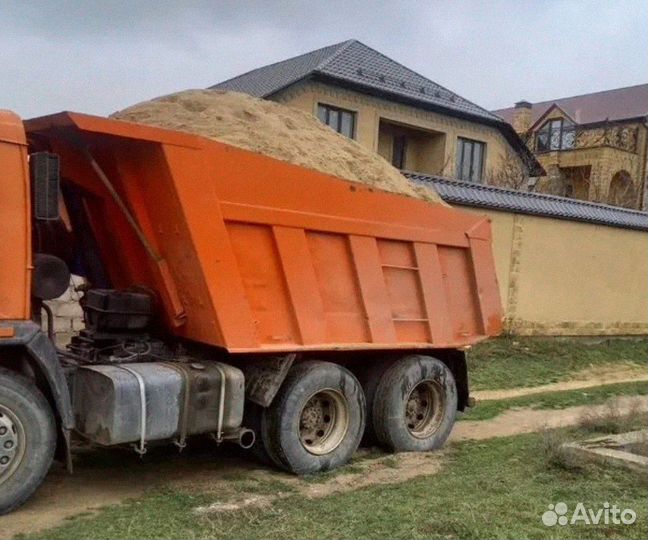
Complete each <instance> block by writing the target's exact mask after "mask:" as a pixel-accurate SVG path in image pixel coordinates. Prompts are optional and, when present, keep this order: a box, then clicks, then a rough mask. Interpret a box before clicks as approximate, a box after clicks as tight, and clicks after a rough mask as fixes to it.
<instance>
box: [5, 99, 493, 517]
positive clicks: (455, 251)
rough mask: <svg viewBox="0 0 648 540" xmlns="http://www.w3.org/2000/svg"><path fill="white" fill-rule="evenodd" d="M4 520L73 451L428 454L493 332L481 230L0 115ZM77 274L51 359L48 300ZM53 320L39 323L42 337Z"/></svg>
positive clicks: (266, 168)
mask: <svg viewBox="0 0 648 540" xmlns="http://www.w3.org/2000/svg"><path fill="white" fill-rule="evenodd" d="M0 163H1V164H2V165H1V167H2V188H3V196H2V197H1V198H0V215H2V221H1V222H0V232H1V237H2V244H3V245H2V249H1V250H0V512H1V513H4V512H8V511H10V510H12V509H13V508H15V507H17V506H19V505H20V504H21V503H22V502H24V501H25V500H26V499H27V498H28V497H29V496H30V495H31V493H33V491H34V490H35V489H36V488H37V487H38V485H39V484H40V482H41V481H42V479H43V477H44V476H45V474H46V472H47V470H48V467H49V466H50V463H51V461H52V459H53V457H54V455H55V450H57V451H58V455H59V457H61V458H64V459H67V463H68V466H69V467H71V463H72V461H71V451H70V450H71V446H72V440H73V438H74V437H81V438H83V439H85V440H86V441H88V442H90V443H93V444H97V445H102V446H111V445H132V447H133V448H134V449H135V450H136V451H137V452H139V453H141V454H144V453H145V452H146V449H147V446H149V445H152V444H159V443H175V444H176V445H177V446H178V447H179V448H182V447H184V446H185V445H186V444H187V440H188V438H190V437H191V436H192V435H196V434H210V435H211V436H212V437H213V438H214V439H215V440H216V441H217V442H221V441H225V440H232V441H235V442H238V443H239V444H240V445H241V446H243V447H245V448H249V449H250V453H251V454H253V455H255V456H257V457H259V458H260V459H262V460H264V461H266V462H267V463H273V464H275V465H276V466H278V467H281V468H283V469H285V470H288V471H291V472H294V473H297V474H304V473H313V472H317V471H322V470H327V469H331V468H334V467H337V466H339V465H341V464H343V463H345V462H346V461H347V460H348V459H349V458H350V457H351V455H352V454H353V453H354V452H355V450H356V449H357V447H358V445H359V444H360V442H361V440H362V439H363V437H364V438H365V440H366V441H368V442H371V443H376V444H380V445H382V446H384V447H386V448H388V449H390V450H393V451H427V450H431V449H434V448H438V447H439V446H441V445H442V444H443V443H444V441H445V439H446V438H447V437H448V435H449V433H450V430H451V429H452V425H453V423H454V420H455V415H456V412H457V410H463V409H464V408H465V407H466V406H467V405H468V402H469V395H468V380H467V369H466V362H465V355H464V352H463V350H464V349H465V347H466V346H468V345H470V344H472V343H475V342H477V341H480V340H482V339H484V338H486V337H488V336H493V335H496V334H498V333H499V332H500V331H501V322H502V310H501V305H500V299H499V293H498V287H497V281H496V276H495V268H494V263H493V256H492V251H491V232H490V224H489V222H488V220H487V219H486V218H484V217H480V216H477V215H474V214H469V213H465V212H461V211H458V210H454V209H451V208H447V207H444V206H441V205H431V204H428V203H424V202H422V201H419V200H415V199H411V198H407V197H404V196H400V195H395V194H390V193H386V192H382V191H376V190H372V189H371V188H370V187H368V186H366V185H362V184H358V183H352V182H347V181H343V180H340V179H337V178H334V177H331V176H327V175H325V174H322V173H318V172H315V171H312V170H307V169H304V168H301V167H298V166H294V165H290V164H288V163H285V162H282V161H278V160H275V159H271V158H268V157H265V156H262V155H258V154H255V153H252V152H248V151H244V150H241V149H237V148H233V147H231V146H228V145H225V144H220V143H218V142H215V141H212V140H208V139H204V138H201V137H197V136H193V135H189V134H185V133H177V132H173V131H167V130H162V129H157V128H152V127H145V126H141V125H135V124H129V123H125V122H119V121H114V120H108V119H105V118H97V117H93V116H87V115H82V114H76V113H61V114H57V115H52V116H47V117H42V118H36V119H33V120H29V121H26V122H23V121H21V120H20V119H19V118H18V117H17V116H15V115H13V114H12V113H9V112H2V113H0ZM71 270H72V271H73V273H75V274H79V275H82V276H84V277H85V283H86V285H85V286H84V287H83V297H82V300H81V304H82V307H83V310H84V318H85V329H84V330H81V331H80V332H79V333H78V334H77V335H75V336H73V337H72V341H71V342H70V344H69V345H67V347H66V348H64V349H59V348H57V347H56V345H55V343H54V341H53V334H52V331H51V330H52V314H51V311H50V310H49V308H48V306H47V304H46V303H45V302H44V301H46V300H51V299H53V298H56V297H57V296H58V295H60V294H61V293H63V292H64V291H65V290H66V288H67V287H68V283H69V279H70V271H71ZM41 319H42V320H41Z"/></svg>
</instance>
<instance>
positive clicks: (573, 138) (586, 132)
mask: <svg viewBox="0 0 648 540" xmlns="http://www.w3.org/2000/svg"><path fill="white" fill-rule="evenodd" d="M637 134H638V131H637V127H633V126H623V125H613V124H606V125H603V126H597V127H584V126H565V125H564V124H562V122H561V123H560V125H556V126H554V125H553V123H547V124H545V127H543V128H542V129H540V130H539V131H538V132H537V133H536V134H535V136H534V141H533V146H534V148H535V152H536V153H537V154H544V153H548V152H564V151H569V150H579V149H583V148H602V147H608V148H616V149H618V150H624V151H626V152H632V153H633V154H634V153H637Z"/></svg>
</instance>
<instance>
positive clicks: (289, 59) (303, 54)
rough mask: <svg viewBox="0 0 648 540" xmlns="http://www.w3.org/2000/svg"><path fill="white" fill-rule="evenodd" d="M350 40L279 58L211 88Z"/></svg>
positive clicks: (345, 44)
mask: <svg viewBox="0 0 648 540" xmlns="http://www.w3.org/2000/svg"><path fill="white" fill-rule="evenodd" d="M350 41H353V40H349V39H348V40H346V41H340V42H339V43H333V44H332V45H325V46H324V47H320V48H318V49H314V50H312V51H307V52H305V53H302V54H298V55H296V56H291V57H290V58H285V59H284V60H278V61H276V62H272V63H270V64H266V65H264V66H260V67H258V68H254V69H251V70H249V71H246V72H244V73H241V74H240V75H236V76H234V77H230V78H229V79H225V80H224V81H220V82H218V83H216V84H213V85H212V86H210V87H209V88H210V89H211V88H213V87H216V86H219V85H221V84H225V83H228V82H231V81H235V80H236V79H240V78H241V77H246V76H247V75H250V74H252V73H256V72H257V71H261V70H263V69H267V68H270V67H273V66H278V65H280V64H285V63H286V62H292V61H294V60H296V59H298V58H303V57H304V56H309V55H312V54H315V53H317V52H320V51H322V50H324V49H329V48H333V47H339V46H340V45H344V46H345V47H346V46H348V43H349V42H350ZM337 52H338V51H337V49H336V50H335V51H334V52H333V53H331V56H333V55H335V54H336V53H337ZM316 69H317V68H316Z"/></svg>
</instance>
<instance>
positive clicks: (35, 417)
mask: <svg viewBox="0 0 648 540" xmlns="http://www.w3.org/2000/svg"><path fill="white" fill-rule="evenodd" d="M55 447H56V424H55V421H54V415H53V414H52V409H51V408H50V406H49V403H47V400H46V399H45V397H44V396H43V394H42V393H41V392H40V391H39V390H38V388H36V386H35V385H34V384H33V383H32V382H31V381H30V380H29V379H27V378H25V377H23V376H21V375H19V374H17V373H14V372H13V371H9V370H7V369H3V368H0V515H2V514H6V513H8V512H11V511H12V510H14V509H16V508H18V507H19V506H20V505H21V504H23V503H24V502H25V501H26V500H27V499H28V498H29V497H30V496H31V494H32V493H34V491H36V488H38V486H40V484H41V482H42V481H43V479H44V478H45V475H46V474H47V471H48V470H49V468H50V465H51V464H52V459H53V457H54V449H55Z"/></svg>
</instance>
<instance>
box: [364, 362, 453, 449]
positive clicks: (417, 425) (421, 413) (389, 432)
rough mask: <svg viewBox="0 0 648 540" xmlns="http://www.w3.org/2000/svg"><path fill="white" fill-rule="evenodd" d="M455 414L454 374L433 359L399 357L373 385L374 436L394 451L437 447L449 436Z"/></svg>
mask: <svg viewBox="0 0 648 540" xmlns="http://www.w3.org/2000/svg"><path fill="white" fill-rule="evenodd" d="M456 414H457V387H456V385H455V380H454V377H453V375H452V372H451V371H450V369H448V367H447V366H446V365H445V364H444V363H443V362H441V360H437V359H436V358H431V357H429V356H420V355H413V356H407V357H405V358H402V359H401V360H398V361H397V362H396V363H394V364H393V365H392V366H391V367H390V368H389V369H387V371H386V372H385V374H384V375H383V376H382V378H381V379H380V383H379V384H378V387H377V388H376V396H375V399H374V405H373V423H374V429H375V432H376V437H377V438H378V440H379V441H380V443H381V444H383V445H384V446H385V447H386V448H388V449H390V450H392V451H395V452H424V451H428V450H434V449H436V448H440V447H441V446H442V445H443V443H444V442H445V441H446V439H447V438H448V435H450V431H451V430H452V426H453V425H454V421H455V417H456Z"/></svg>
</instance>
